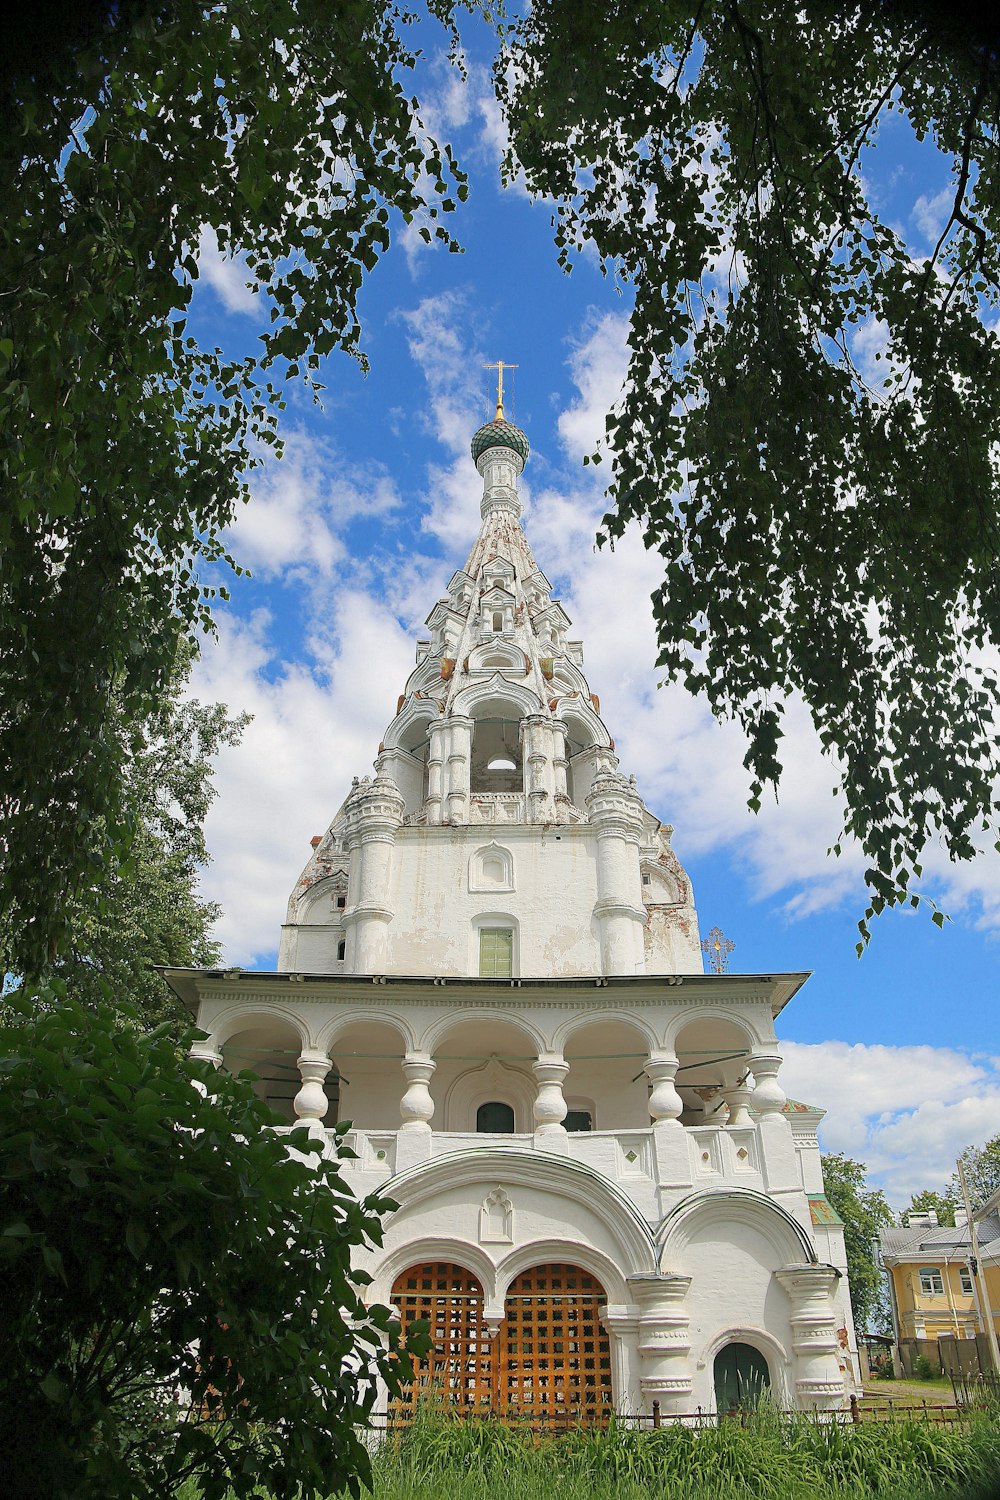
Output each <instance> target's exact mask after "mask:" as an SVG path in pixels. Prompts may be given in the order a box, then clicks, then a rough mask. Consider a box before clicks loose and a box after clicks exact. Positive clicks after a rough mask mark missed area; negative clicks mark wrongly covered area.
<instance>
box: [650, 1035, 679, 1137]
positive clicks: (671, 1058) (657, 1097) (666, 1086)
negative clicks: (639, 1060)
mask: <svg viewBox="0 0 1000 1500" xmlns="http://www.w3.org/2000/svg"><path fill="white" fill-rule="evenodd" d="M679 1066H680V1065H679V1063H678V1061H677V1057H676V1055H675V1054H674V1053H672V1052H656V1053H653V1054H652V1055H651V1056H650V1057H648V1058H647V1059H646V1062H645V1063H644V1065H643V1072H644V1073H645V1074H646V1077H647V1078H648V1079H649V1081H650V1083H651V1084H652V1085H653V1091H652V1093H651V1094H650V1096H649V1113H650V1116H651V1118H652V1121H653V1125H654V1127H656V1128H657V1129H663V1128H664V1127H668V1128H669V1127H670V1126H677V1127H680V1128H683V1127H682V1126H681V1123H680V1116H681V1115H682V1114H683V1113H684V1100H683V1099H682V1098H681V1096H680V1094H679V1093H678V1092H677V1087H676V1084H675V1083H674V1079H675V1078H676V1076H677V1069H678V1067H679Z"/></svg>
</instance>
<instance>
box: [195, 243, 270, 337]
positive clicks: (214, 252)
mask: <svg viewBox="0 0 1000 1500" xmlns="http://www.w3.org/2000/svg"><path fill="white" fill-rule="evenodd" d="M198 272H199V275H200V277H201V279H202V281H207V282H208V285H209V286H210V287H211V288H212V289H213V291H215V292H217V293H218V294H219V296H220V297H221V299H222V301H223V303H224V304H225V306H226V307H227V308H228V309H229V311H230V312H236V313H248V314H250V315H251V316H254V315H256V314H257V313H258V311H259V308H260V298H259V297H258V295H257V294H256V292H252V291H251V290H250V287H249V286H248V285H247V283H248V281H249V280H250V272H249V270H248V268H247V264H246V260H245V258H244V257H243V256H242V255H235V256H224V255H223V254H222V251H221V250H220V249H219V239H218V236H217V235H216V232H215V230H214V229H212V228H211V227H210V226H209V225H207V224H206V225H205V226H204V228H203V229H202V231H201V239H200V240H199V242H198Z"/></svg>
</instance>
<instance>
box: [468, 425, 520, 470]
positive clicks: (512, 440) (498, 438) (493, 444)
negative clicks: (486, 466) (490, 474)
mask: <svg viewBox="0 0 1000 1500" xmlns="http://www.w3.org/2000/svg"><path fill="white" fill-rule="evenodd" d="M487 448H513V450H514V452H515V453H519V454H520V455H521V462H522V463H526V462H527V458H528V439H527V438H526V437H525V435H524V433H523V432H522V431H521V429H520V427H515V426H514V424H513V422H507V421H505V420H504V418H503V417H501V416H497V417H495V418H494V420H493V421H492V422H487V423H486V425H485V426H484V427H480V429H479V431H478V432H477V433H475V435H474V436H473V439H472V461H473V463H478V462H479V460H480V458H481V457H482V456H483V454H484V453H485V452H486V450H487Z"/></svg>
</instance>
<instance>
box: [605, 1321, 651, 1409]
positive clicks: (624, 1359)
mask: <svg viewBox="0 0 1000 1500" xmlns="http://www.w3.org/2000/svg"><path fill="white" fill-rule="evenodd" d="M638 1313H639V1309H638V1308H637V1307H609V1306H607V1305H605V1306H604V1307H602V1308H601V1313H600V1317H601V1322H602V1323H603V1324H604V1327H605V1328H606V1329H607V1333H608V1341H609V1343H610V1345H611V1392H612V1395H613V1397H614V1403H615V1411H616V1412H618V1413H620V1414H621V1415H622V1416H631V1415H632V1414H633V1413H635V1412H638V1411H641V1410H642V1393H641V1389H640V1385H639V1353H638V1349H637V1348H636V1339H637V1337H638V1333H639V1316H638Z"/></svg>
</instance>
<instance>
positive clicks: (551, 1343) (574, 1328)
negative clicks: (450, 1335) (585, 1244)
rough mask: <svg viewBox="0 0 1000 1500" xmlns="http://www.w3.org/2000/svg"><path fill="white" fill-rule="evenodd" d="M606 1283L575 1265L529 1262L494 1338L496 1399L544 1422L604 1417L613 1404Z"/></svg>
mask: <svg viewBox="0 0 1000 1500" xmlns="http://www.w3.org/2000/svg"><path fill="white" fill-rule="evenodd" d="M606 1301H607V1297H606V1296H605V1293H604V1288H603V1287H602V1286H601V1285H600V1283H599V1282H598V1281H597V1280H595V1278H594V1277H593V1276H591V1275H590V1274H589V1273H588V1272H587V1271H583V1270H581V1269H580V1267H579V1266H571V1265H562V1264H557V1265H548V1266H533V1267H532V1269H531V1270H530V1271H523V1272H522V1273H521V1275H520V1276H518V1277H517V1278H516V1279H515V1280H514V1281H513V1282H512V1283H511V1286H510V1290H509V1291H508V1293H507V1299H506V1304H505V1309H504V1310H505V1314H506V1315H505V1317H504V1321H503V1323H502V1324H501V1325H500V1332H499V1335H498V1337H497V1371H496V1402H497V1410H498V1411H499V1413H500V1415H501V1416H506V1417H511V1418H513V1417H516V1416H517V1415H518V1414H522V1415H523V1416H524V1417H526V1418H528V1419H529V1420H533V1421H534V1422H536V1423H538V1424H539V1425H541V1426H545V1427H562V1426H569V1425H570V1424H571V1423H574V1422H584V1423H587V1424H593V1423H595V1422H596V1423H603V1422H605V1421H606V1420H607V1418H608V1415H609V1414H610V1412H611V1409H612V1392H611V1346H610V1342H609V1339H608V1334H607V1331H606V1329H605V1328H604V1325H603V1324H602V1323H601V1321H600V1313H601V1308H602V1307H603V1306H604V1303H605V1302H606Z"/></svg>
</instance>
